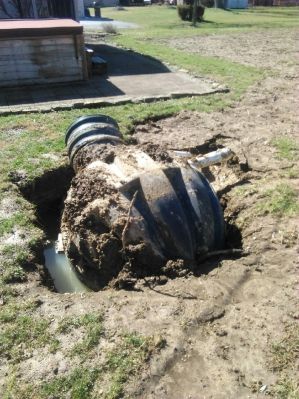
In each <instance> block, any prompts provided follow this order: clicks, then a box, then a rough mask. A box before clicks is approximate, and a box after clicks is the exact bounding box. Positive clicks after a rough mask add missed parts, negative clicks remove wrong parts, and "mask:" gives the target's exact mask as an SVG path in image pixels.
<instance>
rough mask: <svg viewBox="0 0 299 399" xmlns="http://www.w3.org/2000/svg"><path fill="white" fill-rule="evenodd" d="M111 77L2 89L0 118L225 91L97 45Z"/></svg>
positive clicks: (137, 56)
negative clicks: (18, 114) (10, 115)
mask: <svg viewBox="0 0 299 399" xmlns="http://www.w3.org/2000/svg"><path fill="white" fill-rule="evenodd" d="M93 47H94V50H95V52H96V53H98V54H100V55H101V56H102V57H103V58H104V59H106V60H107V62H108V74H107V75H103V76H94V77H93V78H92V79H91V80H89V81H86V82H77V83H73V82H72V83H68V84H60V85H48V86H30V87H22V88H6V89H5V88H1V90H0V115H1V114H2V115H5V114H11V113H22V112H35V111H37V112H38V111H40V112H48V111H51V110H61V109H72V108H84V107H91V108H92V107H98V106H106V105H110V104H111V105H114V104H124V103H129V102H134V103H138V102H151V101H156V100H161V99H169V98H178V97H188V96H199V95H205V94H211V93H215V92H220V91H225V90H224V89H223V88H222V87H220V86H219V85H217V84H215V83H213V82H208V81H206V80H204V79H200V78H193V77H191V76H190V75H188V74H187V73H185V72H182V71H172V70H170V69H169V68H168V67H166V66H165V65H164V64H162V63H161V62H159V61H158V60H156V59H153V58H150V57H144V56H142V55H140V54H137V53H134V52H132V51H125V50H122V49H119V48H116V47H112V46H107V45H104V44H101V45H94V46H93Z"/></svg>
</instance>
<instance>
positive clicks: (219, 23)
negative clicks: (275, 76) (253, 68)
mask: <svg viewBox="0 0 299 399" xmlns="http://www.w3.org/2000/svg"><path fill="white" fill-rule="evenodd" d="M102 15H103V16H104V17H107V18H112V19H118V20H121V21H125V22H133V23H136V24H137V25H139V27H138V28H136V29H130V31H129V32H128V33H126V35H136V36H138V37H146V38H148V37H155V38H161V37H182V36H184V37H187V36H194V35H200V34H211V33H213V34H214V33H219V34H227V33H228V32H236V31H240V30H242V31H244V30H250V29H265V28H266V29H269V28H283V27H286V28H290V27H295V26H298V17H299V11H298V9H297V8H295V7H294V8H292V9H290V8H279V9H275V8H272V9H269V8H262V7H258V8H256V9H248V10H234V11H224V10H221V9H213V8H212V9H211V8H210V9H206V10H205V14H204V19H205V21H206V22H204V23H201V24H198V25H197V27H196V28H194V27H192V26H191V23H190V22H184V21H180V19H179V18H178V15H177V10H176V8H173V7H164V6H162V7H161V6H152V7H131V8H130V7H128V8H126V11H123V12H122V11H116V10H115V9H113V8H105V9H103V12H102Z"/></svg>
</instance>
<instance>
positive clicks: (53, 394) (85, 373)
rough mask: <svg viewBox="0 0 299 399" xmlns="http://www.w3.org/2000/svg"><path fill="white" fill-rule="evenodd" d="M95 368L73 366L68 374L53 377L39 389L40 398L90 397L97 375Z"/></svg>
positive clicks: (82, 398)
mask: <svg viewBox="0 0 299 399" xmlns="http://www.w3.org/2000/svg"><path fill="white" fill-rule="evenodd" d="M99 373H100V371H99V369H97V368H84V367H83V368H79V367H78V368H75V369H74V370H73V371H72V372H71V373H70V374H69V375H67V376H64V377H57V378H54V379H53V380H52V381H50V382H47V383H46V384H44V385H43V386H42V387H41V389H40V395H39V397H40V398H44V399H48V398H59V399H63V398H72V399H89V398H92V397H93V396H92V390H93V387H94V384H95V382H96V380H97V378H98V376H99Z"/></svg>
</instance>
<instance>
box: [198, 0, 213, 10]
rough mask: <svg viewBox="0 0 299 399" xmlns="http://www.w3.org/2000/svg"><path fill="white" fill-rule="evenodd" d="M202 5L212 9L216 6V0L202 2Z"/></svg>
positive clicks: (202, 0)
mask: <svg viewBox="0 0 299 399" xmlns="http://www.w3.org/2000/svg"><path fill="white" fill-rule="evenodd" d="M201 4H202V5H203V6H204V7H207V8H212V7H214V5H215V4H214V0H201Z"/></svg>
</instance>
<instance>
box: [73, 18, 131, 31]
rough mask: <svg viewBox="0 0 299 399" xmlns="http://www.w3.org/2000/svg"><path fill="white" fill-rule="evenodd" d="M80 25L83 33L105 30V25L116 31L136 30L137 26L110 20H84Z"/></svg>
mask: <svg viewBox="0 0 299 399" xmlns="http://www.w3.org/2000/svg"><path fill="white" fill-rule="evenodd" d="M80 24H81V25H83V29H84V31H85V32H86V31H89V30H91V31H93V30H105V25H110V26H111V25H112V26H113V28H115V29H116V30H117V29H136V28H138V25H137V24H133V23H131V22H122V21H117V20H115V19H110V18H84V19H81V20H80Z"/></svg>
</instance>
